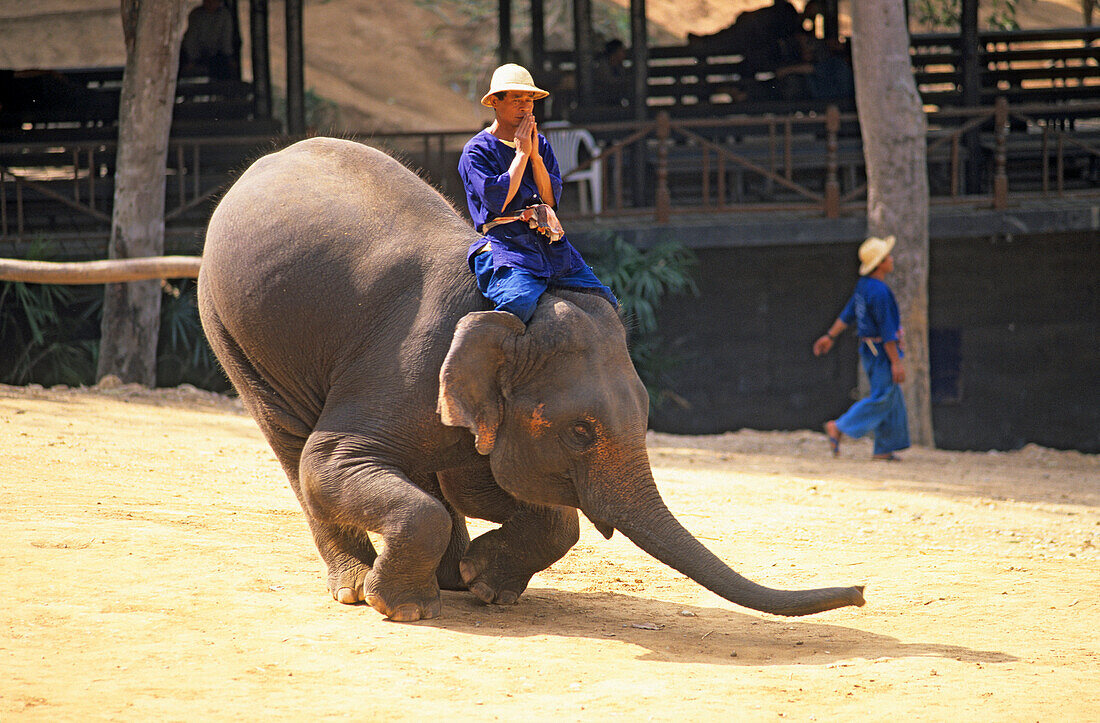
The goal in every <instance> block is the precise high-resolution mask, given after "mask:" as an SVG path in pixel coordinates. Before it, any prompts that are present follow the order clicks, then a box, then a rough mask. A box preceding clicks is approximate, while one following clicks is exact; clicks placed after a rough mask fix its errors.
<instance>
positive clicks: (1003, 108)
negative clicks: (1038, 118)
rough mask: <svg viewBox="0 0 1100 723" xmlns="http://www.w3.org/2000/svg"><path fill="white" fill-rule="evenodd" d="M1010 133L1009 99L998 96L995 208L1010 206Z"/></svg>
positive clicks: (994, 186) (995, 122) (996, 110)
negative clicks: (1007, 145) (1007, 167)
mask: <svg viewBox="0 0 1100 723" xmlns="http://www.w3.org/2000/svg"><path fill="white" fill-rule="evenodd" d="M1007 134H1008V100H1006V99H1005V97H1004V96H1003V95H1002V96H998V97H997V103H996V105H995V106H994V113H993V137H994V138H995V139H996V143H997V145H996V150H995V151H994V155H993V208H996V209H1003V208H1005V207H1006V206H1008V174H1006V173H1005V141H1006V136H1007Z"/></svg>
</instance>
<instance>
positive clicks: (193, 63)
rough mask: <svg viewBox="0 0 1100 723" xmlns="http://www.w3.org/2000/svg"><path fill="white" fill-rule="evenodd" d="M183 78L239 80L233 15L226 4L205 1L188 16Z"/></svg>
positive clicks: (218, 1) (182, 58)
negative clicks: (199, 77)
mask: <svg viewBox="0 0 1100 723" xmlns="http://www.w3.org/2000/svg"><path fill="white" fill-rule="evenodd" d="M180 75H182V76H194V75H205V76H208V77H210V78H215V79H218V80H233V79H235V78H238V77H239V75H238V74H237V58H236V52H235V48H234V42H233V14H232V13H231V12H229V8H227V7H226V6H225V3H224V2H223V0H202V5H200V6H198V7H197V8H195V9H194V10H192V11H191V14H190V15H188V16H187V30H186V31H185V32H184V34H183V45H182V48H181V53H180Z"/></svg>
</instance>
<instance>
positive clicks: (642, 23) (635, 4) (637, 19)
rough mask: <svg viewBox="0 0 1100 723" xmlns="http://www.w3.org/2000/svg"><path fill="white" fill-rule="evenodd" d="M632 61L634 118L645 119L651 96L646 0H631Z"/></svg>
mask: <svg viewBox="0 0 1100 723" xmlns="http://www.w3.org/2000/svg"><path fill="white" fill-rule="evenodd" d="M630 62H631V66H632V68H631V70H633V71H634V72H633V76H634V78H633V80H634V89H633V94H632V96H631V103H632V105H633V107H634V120H638V121H644V120H645V119H646V115H647V108H646V101H647V99H648V98H649V28H648V26H647V25H646V17H645V0H630Z"/></svg>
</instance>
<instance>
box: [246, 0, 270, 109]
mask: <svg viewBox="0 0 1100 723" xmlns="http://www.w3.org/2000/svg"><path fill="white" fill-rule="evenodd" d="M248 7H249V20H248V33H249V36H250V38H251V46H252V114H253V115H254V116H255V117H256V118H270V117H271V43H270V41H269V38H268V32H267V22H268V9H267V0H249V3H248Z"/></svg>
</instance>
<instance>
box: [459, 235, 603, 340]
mask: <svg viewBox="0 0 1100 723" xmlns="http://www.w3.org/2000/svg"><path fill="white" fill-rule="evenodd" d="M473 267H474V275H475V276H477V288H478V289H479V290H480V291H481V293H482V295H483V296H484V297H485V298H486V299H488V300H489V301H491V302H493V305H494V306H495V308H496V309H497V311H509V312H511V313H513V314H515V315H516V316H518V317H519V318H520V320H521V321H522V322H523V323H524V324H526V323H527V322H528V321H530V320H531V316H532V315H533V314H534V313H535V307H536V306H538V303H539V297H540V296H542V293H543V292H544V291H546V290H547V289H548V288H554V289H566V290H569V289H582V290H583V289H591V290H594V291H596V292H598V293H599V294H600V295H601V296H603V297H604V298H605V299H607V300H608V301H609V302H611V305H612V306H614V307H615V308H619V300H618V299H616V298H615V294H613V293H612V292H611V289H609V288H607V287H606V286H604V285H603V283H602V282H601V281H600V280H599V279H598V278H596V274H595V273H593V272H592V269H591V268H589V266H588V265H585V266H584V269H582V270H580V271H574V272H573V273H569V274H562V275H561V276H554V277H552V278H545V277H542V276H535V275H534V274H532V273H531V272H530V271H525V270H523V269H517V268H514V267H512V266H502V267H500V268H499V269H494V268H493V254H492V253H490V252H483V253H480V254H477V255H476V256H474V258H473Z"/></svg>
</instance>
